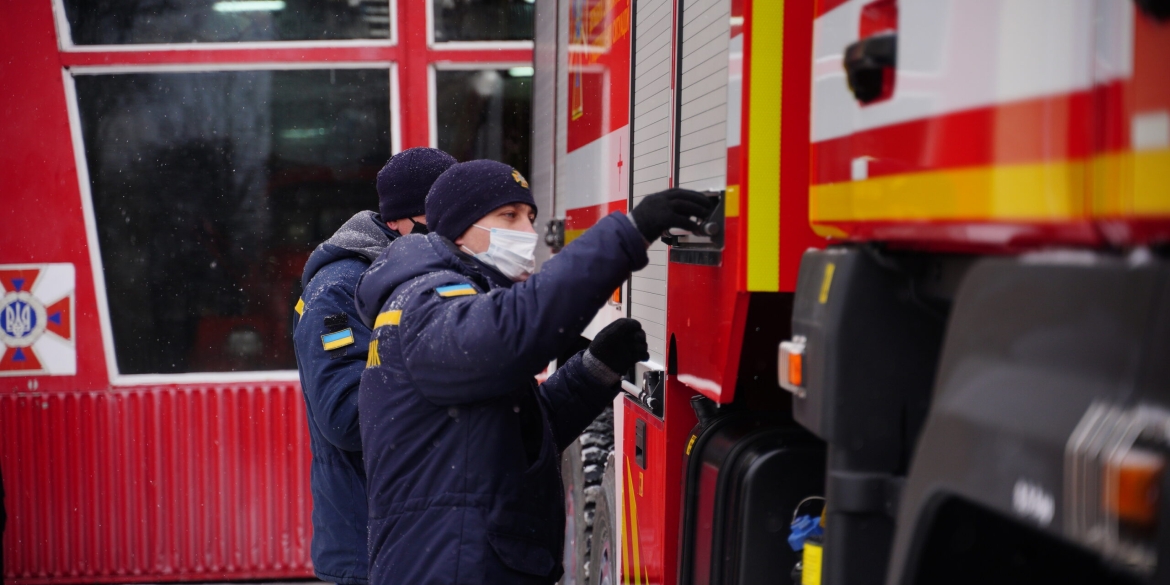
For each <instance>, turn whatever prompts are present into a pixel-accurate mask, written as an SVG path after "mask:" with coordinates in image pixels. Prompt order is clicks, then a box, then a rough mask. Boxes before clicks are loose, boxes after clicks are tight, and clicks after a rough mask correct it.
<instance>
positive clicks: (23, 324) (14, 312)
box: [4, 302, 33, 337]
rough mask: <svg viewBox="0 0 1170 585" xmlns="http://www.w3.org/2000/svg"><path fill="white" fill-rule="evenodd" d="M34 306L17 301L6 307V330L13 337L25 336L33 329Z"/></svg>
mask: <svg viewBox="0 0 1170 585" xmlns="http://www.w3.org/2000/svg"><path fill="white" fill-rule="evenodd" d="M32 319H33V318H32V307H31V306H29V305H28V303H21V302H15V303H12V304H10V305H8V306H7V307H4V332H5V333H7V334H9V335H11V336H13V337H24V336H25V335H28V332H29V331H32V327H33V322H32Z"/></svg>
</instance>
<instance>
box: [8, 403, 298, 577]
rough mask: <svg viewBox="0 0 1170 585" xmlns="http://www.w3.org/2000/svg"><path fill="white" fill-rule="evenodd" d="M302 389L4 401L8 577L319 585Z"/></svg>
mask: <svg viewBox="0 0 1170 585" xmlns="http://www.w3.org/2000/svg"><path fill="white" fill-rule="evenodd" d="M305 420H306V419H305V413H304V402H303V400H302V398H301V393H300V389H299V387H298V386H297V385H296V384H289V383H281V384H248V385H215V386H211V385H207V386H201V387H186V388H175V387H164V388H141V389H134V390H116V391H100V392H61V393H51V394H37V393H29V394H23V393H22V394H7V395H0V428H2V429H4V438H3V440H0V468H3V469H4V481H5V488H6V489H5V491H6V496H7V499H6V506H7V508H8V514H9V522H8V529H7V531H6V532H5V534H4V557H5V567H4V569H5V571H6V575H5V578H6V579H12V580H13V581H14V582H17V583H65V582H70V583H79V582H84V583H97V582H130V581H178V580H202V581H206V580H224V579H236V580H238V579H255V578H265V577H297V576H303V577H309V576H312V574H313V573H312V565H311V562H310V560H309V540H310V537H311V532H312V524H311V521H310V518H309V514H310V509H311V498H310V496H309V492H308V481H307V478H308V475H309V473H308V466H309V461H310V454H309V444H308V437H307V432H306V431H307V429H306V427H305Z"/></svg>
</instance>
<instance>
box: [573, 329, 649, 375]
mask: <svg viewBox="0 0 1170 585" xmlns="http://www.w3.org/2000/svg"><path fill="white" fill-rule="evenodd" d="M588 351H589V353H591V354H593V357H595V358H597V360H598V361H600V362H601V363H603V364H605V367H607V368H609V369H610V370H613V371H614V372H615V373H617V374H624V373H625V372H626V371H627V370H629V369H630V368H632V367H634V364H636V363H638V362H642V361H646V360H648V359H650V351H649V349H648V348H647V346H646V332H645V331H642V324H641V323H639V322H637V321H636V320H634V319H626V318H622V319H618V320H617V321H614V322H613V323H610V324H609V325H606V326H605V329H602V330H601V331H600V332H598V333H597V335H596V336H595V337H594V338H593V341H592V342H590V343H589V350H588Z"/></svg>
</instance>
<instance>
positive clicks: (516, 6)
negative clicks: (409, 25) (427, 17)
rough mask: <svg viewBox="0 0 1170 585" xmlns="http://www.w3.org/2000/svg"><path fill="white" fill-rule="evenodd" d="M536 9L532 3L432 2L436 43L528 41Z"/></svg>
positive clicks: (528, 0) (517, 0)
mask: <svg viewBox="0 0 1170 585" xmlns="http://www.w3.org/2000/svg"><path fill="white" fill-rule="evenodd" d="M535 6H536V5H535V0H432V4H431V13H432V15H433V17H434V36H435V41H436V42H440V43H441V42H447V41H531V40H532V33H533V22H534V20H533V15H534V9H535Z"/></svg>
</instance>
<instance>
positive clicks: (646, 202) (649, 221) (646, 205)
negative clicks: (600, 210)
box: [631, 189, 715, 242]
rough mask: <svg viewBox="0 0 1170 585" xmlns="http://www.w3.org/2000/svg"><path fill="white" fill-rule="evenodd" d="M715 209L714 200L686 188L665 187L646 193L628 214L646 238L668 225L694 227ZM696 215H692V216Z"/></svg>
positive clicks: (666, 227) (697, 226)
mask: <svg viewBox="0 0 1170 585" xmlns="http://www.w3.org/2000/svg"><path fill="white" fill-rule="evenodd" d="M714 210H715V200H714V199H711V198H710V197H707V196H706V195H703V194H702V193H696V192H695V191H688V190H686V189H667V190H665V191H661V192H659V193H655V194H653V195H647V196H646V198H645V199H643V200H642V201H641V202H639V203H638V206H637V207H635V208H634V211H633V212H632V213H631V215H632V216H633V217H634V225H637V226H638V231H639V232H642V237H643V238H645V239H646V241H647V242H653V241H654V240H656V239H658V237H659V236H661V235H662V234H663V233H665V232H666V230H668V229H670V228H682V229H685V230H690V231H692V232H693V231H696V230H698V229H699V228H700V226H702V222H703V220H704V219H706V218H707V216H709V215H711V212H712V211H714ZM692 217H693V218H696V219H691V218H692Z"/></svg>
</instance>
